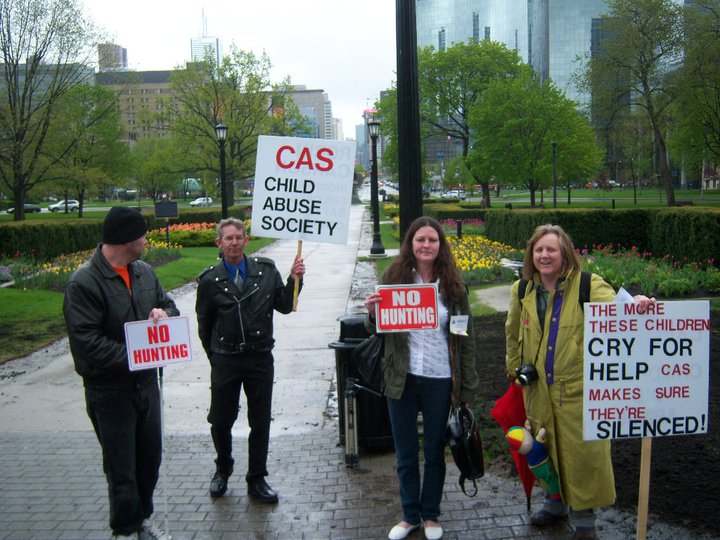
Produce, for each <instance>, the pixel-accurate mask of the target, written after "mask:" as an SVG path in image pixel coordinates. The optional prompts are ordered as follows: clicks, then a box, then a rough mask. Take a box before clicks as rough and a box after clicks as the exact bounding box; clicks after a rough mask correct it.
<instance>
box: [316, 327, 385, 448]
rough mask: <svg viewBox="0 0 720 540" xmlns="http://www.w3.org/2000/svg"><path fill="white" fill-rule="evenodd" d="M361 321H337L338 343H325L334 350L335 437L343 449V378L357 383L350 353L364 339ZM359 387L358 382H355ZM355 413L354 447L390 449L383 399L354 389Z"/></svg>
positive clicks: (344, 381)
mask: <svg viewBox="0 0 720 540" xmlns="http://www.w3.org/2000/svg"><path fill="white" fill-rule="evenodd" d="M369 335H370V334H368V331H367V330H366V329H365V324H364V317H362V316H358V315H347V316H344V317H340V341H333V342H332V343H328V347H330V348H331V349H334V350H335V373H336V378H337V392H338V404H339V412H340V414H339V424H338V425H339V432H340V433H339V435H340V444H342V445H345V399H344V396H345V390H346V389H347V378H348V377H351V378H353V379H358V380H359V379H360V376H359V375H358V372H357V370H356V369H355V366H354V364H353V359H352V352H353V350H354V349H355V347H357V346H358V344H359V343H361V342H362V341H363V340H364V339H365V338H366V337H368V336H369ZM359 383H360V384H361V385H362V381H359ZM355 411H356V414H357V437H358V446H361V447H363V448H366V449H367V448H377V449H383V448H387V449H391V448H393V447H394V445H393V440H392V426H391V425H390V417H389V416H388V408H387V402H386V401H385V398H384V397H383V396H378V395H376V394H373V393H372V392H369V391H366V390H363V389H358V391H357V392H356V394H355Z"/></svg>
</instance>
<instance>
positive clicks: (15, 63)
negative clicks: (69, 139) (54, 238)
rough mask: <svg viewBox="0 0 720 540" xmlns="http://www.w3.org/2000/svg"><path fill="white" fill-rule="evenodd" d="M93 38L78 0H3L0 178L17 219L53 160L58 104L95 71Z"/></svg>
mask: <svg viewBox="0 0 720 540" xmlns="http://www.w3.org/2000/svg"><path fill="white" fill-rule="evenodd" d="M93 40H94V30H93V26H92V24H91V23H90V22H89V21H87V20H86V19H85V17H84V16H83V13H82V4H81V3H80V2H79V1H78V0H0V55H1V56H0V64H2V65H1V66H0V91H1V92H2V94H3V98H2V99H0V179H2V182H3V183H4V184H5V185H6V186H7V187H8V189H9V190H10V191H11V192H12V194H13V199H14V203H15V212H14V218H13V219H14V220H15V221H20V220H24V219H25V212H24V209H23V208H24V207H23V204H24V203H25V196H26V194H27V193H28V191H29V190H30V189H32V188H33V186H35V185H36V184H38V183H40V182H42V181H43V180H44V179H45V177H44V175H45V172H46V171H47V168H49V167H51V166H52V165H53V164H52V163H51V162H48V161H47V160H45V159H44V158H43V156H42V153H43V149H44V146H45V143H46V141H47V134H48V130H49V129H50V126H51V123H52V118H53V109H54V107H55V105H56V104H57V102H58V100H59V99H60V98H62V96H63V95H65V94H66V93H67V92H69V91H70V90H71V89H72V88H73V87H75V86H77V85H78V84H81V83H82V82H85V81H86V80H88V79H89V78H91V77H92V76H93V72H92V69H90V68H88V66H89V65H91V58H92V54H93V52H92V51H91V50H90V48H89V45H90V44H91V43H92V41H93Z"/></svg>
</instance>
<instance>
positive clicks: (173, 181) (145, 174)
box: [132, 137, 180, 202]
mask: <svg viewBox="0 0 720 540" xmlns="http://www.w3.org/2000/svg"><path fill="white" fill-rule="evenodd" d="M179 156H180V152H178V147H177V146H176V144H175V142H174V141H173V140H172V139H168V138H150V137H143V138H142V139H140V140H139V141H138V142H137V143H135V146H134V147H133V149H132V161H133V171H134V174H135V179H136V181H137V189H138V191H139V192H140V193H147V194H148V195H150V197H151V198H152V200H153V202H157V201H158V199H160V198H161V197H162V196H163V195H165V194H167V193H168V192H170V191H173V190H174V189H175V188H176V187H177V184H178V179H179V177H178V175H177V173H176V172H174V171H172V170H170V169H169V168H168V164H169V163H176V162H177V161H178V159H179Z"/></svg>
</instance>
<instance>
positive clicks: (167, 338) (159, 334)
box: [125, 316, 192, 371]
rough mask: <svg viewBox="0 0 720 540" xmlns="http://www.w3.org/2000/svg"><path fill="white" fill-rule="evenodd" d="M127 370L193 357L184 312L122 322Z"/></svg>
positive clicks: (176, 362)
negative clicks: (157, 317)
mask: <svg viewBox="0 0 720 540" xmlns="http://www.w3.org/2000/svg"><path fill="white" fill-rule="evenodd" d="M125 345H126V346H127V354H128V365H129V366H130V371H137V370H140V369H152V368H157V367H162V366H169V365H171V364H178V363H180V362H189V361H190V360H192V347H191V345H190V325H189V324H188V318H187V317H185V316H180V317H168V318H166V319H160V320H159V321H158V322H157V323H154V322H152V321H135V322H129V323H125Z"/></svg>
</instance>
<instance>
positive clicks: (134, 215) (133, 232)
mask: <svg viewBox="0 0 720 540" xmlns="http://www.w3.org/2000/svg"><path fill="white" fill-rule="evenodd" d="M146 232H147V223H146V222H145V218H144V217H142V214H141V213H140V212H138V211H137V210H133V209H132V208H129V207H127V206H113V207H112V208H111V209H110V211H109V212H108V215H107V216H106V217H105V221H104V222H103V243H104V244H127V243H128V242H132V241H134V240H137V239H138V238H140V237H141V236H142V235H143V234H145V233H146Z"/></svg>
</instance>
